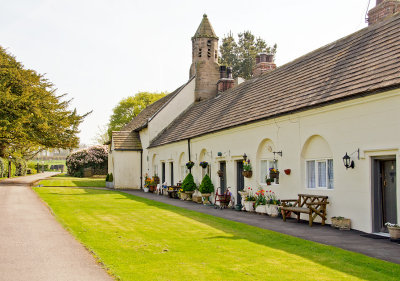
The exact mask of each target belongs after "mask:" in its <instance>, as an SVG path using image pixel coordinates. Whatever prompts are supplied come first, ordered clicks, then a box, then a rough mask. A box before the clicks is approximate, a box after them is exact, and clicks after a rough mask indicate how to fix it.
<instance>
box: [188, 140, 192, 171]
mask: <svg viewBox="0 0 400 281" xmlns="http://www.w3.org/2000/svg"><path fill="white" fill-rule="evenodd" d="M188 153H189V162H190V159H191V158H190V139H188ZM189 173H192V168H190V169H189Z"/></svg>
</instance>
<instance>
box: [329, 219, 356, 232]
mask: <svg viewBox="0 0 400 281" xmlns="http://www.w3.org/2000/svg"><path fill="white" fill-rule="evenodd" d="M331 221H332V224H331V226H332V227H334V228H338V229H340V230H350V228H351V220H350V219H346V218H343V217H332V218H331Z"/></svg>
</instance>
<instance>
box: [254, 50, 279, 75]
mask: <svg viewBox="0 0 400 281" xmlns="http://www.w3.org/2000/svg"><path fill="white" fill-rule="evenodd" d="M275 68H276V64H275V63H274V55H273V54H271V53H259V54H258V55H257V56H256V65H255V66H254V68H253V77H257V76H260V75H262V74H264V73H267V72H270V71H272V70H274V69H275Z"/></svg>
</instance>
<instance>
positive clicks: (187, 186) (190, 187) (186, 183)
mask: <svg viewBox="0 0 400 281" xmlns="http://www.w3.org/2000/svg"><path fill="white" fill-rule="evenodd" d="M196 188H197V186H196V183H195V182H194V178H193V175H192V174H191V173H189V174H187V176H186V177H185V179H184V180H183V182H182V189H183V191H194V190H196Z"/></svg>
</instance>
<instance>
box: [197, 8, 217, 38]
mask: <svg viewBox="0 0 400 281" xmlns="http://www.w3.org/2000/svg"><path fill="white" fill-rule="evenodd" d="M194 38H215V39H218V37H217V35H215V32H214V29H213V28H212V26H211V23H210V21H209V20H208V18H207V15H206V14H204V15H203V19H202V20H201V23H200V25H199V27H198V28H197V31H196V33H195V34H194V36H193V37H192V39H194Z"/></svg>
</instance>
